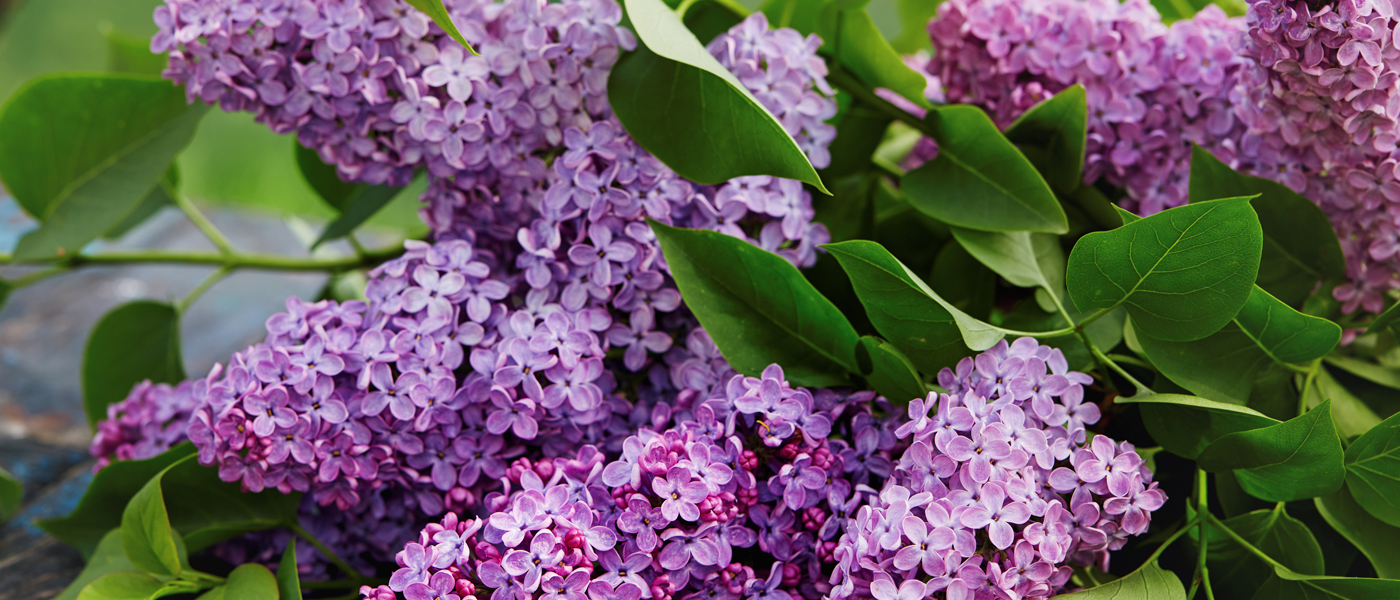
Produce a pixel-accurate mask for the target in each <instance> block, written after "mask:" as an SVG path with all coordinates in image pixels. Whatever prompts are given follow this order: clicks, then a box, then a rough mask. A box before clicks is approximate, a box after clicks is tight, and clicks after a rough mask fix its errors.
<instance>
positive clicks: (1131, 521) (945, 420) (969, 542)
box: [829, 338, 1166, 600]
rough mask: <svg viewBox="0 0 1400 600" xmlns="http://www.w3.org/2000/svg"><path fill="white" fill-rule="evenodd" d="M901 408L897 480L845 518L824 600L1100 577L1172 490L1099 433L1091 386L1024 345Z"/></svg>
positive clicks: (1027, 593)
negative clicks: (1082, 572) (1088, 398)
mask: <svg viewBox="0 0 1400 600" xmlns="http://www.w3.org/2000/svg"><path fill="white" fill-rule="evenodd" d="M938 381H939V385H941V386H942V387H944V388H945V389H947V390H948V393H947V394H938V393H930V394H929V396H928V398H926V399H916V400H914V401H913V402H911V403H910V404H909V419H908V420H907V421H905V422H903V423H902V424H900V425H899V427H898V428H897V429H896V430H895V436H896V437H898V438H900V439H901V440H904V439H905V438H908V442H907V444H908V445H907V446H903V452H902V454H901V455H900V456H899V457H898V459H897V460H896V461H895V463H894V469H893V476H892V477H890V478H889V479H888V480H886V481H885V482H884V484H883V488H882V489H881V490H880V491H879V493H878V494H870V495H869V496H868V498H867V502H866V503H865V504H864V505H863V506H860V507H859V509H858V510H857V511H856V512H855V515H854V518H853V519H848V520H846V522H845V527H844V528H843V534H842V535H841V538H840V541H839V544H838V545H837V547H836V548H835V549H834V550H833V551H832V554H833V555H834V556H835V557H836V558H837V560H838V565H837V567H836V569H835V572H834V573H833V575H832V577H831V583H832V585H833V586H834V587H833V589H832V593H831V594H830V595H829V597H830V598H849V597H866V596H871V597H874V598H876V599H877V600H904V599H909V598H915V599H917V598H925V597H928V596H929V595H931V594H933V593H936V592H942V593H943V594H944V597H946V598H948V599H949V600H971V599H973V598H992V597H996V598H1047V597H1050V596H1053V595H1055V594H1056V593H1058V592H1060V591H1063V590H1064V588H1065V585H1066V583H1067V582H1068V580H1069V577H1070V572H1071V569H1070V567H1069V565H1097V566H1098V567H1099V568H1100V569H1103V570H1107V569H1108V561H1109V553H1110V551H1112V550H1116V549H1118V548H1120V547H1122V546H1123V544H1124V543H1125V542H1126V541H1127V538H1128V537H1130V536H1134V535H1139V534H1142V533H1144V532H1146V531H1147V527H1148V523H1149V522H1150V520H1151V513H1152V511H1154V510H1156V509H1158V508H1160V507H1161V506H1162V504H1163V503H1164V502H1165V501H1166V495H1165V494H1163V493H1162V492H1161V490H1159V489H1157V484H1156V483H1153V482H1152V473H1151V471H1149V470H1148V469H1147V467H1146V466H1144V465H1143V461H1142V459H1141V457H1139V456H1138V455H1137V453H1136V452H1134V451H1133V447H1132V445H1131V444H1129V443H1127V442H1122V443H1117V444H1115V443H1114V442H1113V441H1112V440H1110V439H1109V438H1108V437H1105V436H1102V435H1098V436H1094V438H1093V440H1092V442H1090V443H1087V444H1086V437H1087V432H1086V431H1085V425H1090V424H1093V423H1095V422H1097V421H1098V419H1099V410H1098V407H1097V406H1095V405H1094V404H1092V403H1085V402H1084V401H1083V398H1084V389H1083V387H1082V386H1083V385H1084V384H1087V383H1089V382H1090V381H1091V380H1090V378H1089V377H1088V376H1087V375H1085V374H1083V373H1077V372H1073V371H1070V370H1069V369H1068V366H1067V364H1066V362H1065V358H1064V356H1063V355H1062V354H1060V352H1059V350H1056V349H1053V348H1050V347H1048V346H1040V345H1038V344H1037V343H1036V341H1035V340H1033V339H1031V338H1020V339H1018V340H1016V342H1015V343H1013V344H1010V345H1008V344H1006V342H1004V341H1003V342H1001V343H1000V344H998V345H997V346H995V347H993V348H992V349H990V350H988V351H987V352H985V353H983V354H980V355H978V356H977V357H976V358H975V359H974V358H965V359H963V360H962V362H960V363H959V364H958V366H957V368H956V369H944V370H943V371H942V372H941V373H939V376H938Z"/></svg>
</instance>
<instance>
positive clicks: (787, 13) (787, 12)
mask: <svg viewBox="0 0 1400 600" xmlns="http://www.w3.org/2000/svg"><path fill="white" fill-rule="evenodd" d="M794 12H797V0H787V2H786V3H784V4H783V17H782V18H781V19H778V29H782V28H784V27H787V26H788V24H789V23H792V13H794Z"/></svg>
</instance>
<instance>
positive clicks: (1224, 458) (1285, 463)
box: [1196, 402, 1346, 502]
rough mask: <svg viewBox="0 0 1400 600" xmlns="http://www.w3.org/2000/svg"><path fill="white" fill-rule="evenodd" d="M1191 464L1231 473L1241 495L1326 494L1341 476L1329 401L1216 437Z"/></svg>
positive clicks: (1290, 497) (1286, 497)
mask: <svg viewBox="0 0 1400 600" xmlns="http://www.w3.org/2000/svg"><path fill="white" fill-rule="evenodd" d="M1196 464H1197V465H1199V466H1200V467H1201V468H1202V469H1205V470H1207V471H1211V472H1216V471H1227V470H1232V469H1233V470H1234V471H1235V477H1237V478H1239V480H1240V487H1242V488H1244V491H1246V492H1249V494H1250V495H1251V496H1254V497H1255V498H1259V499H1262V500H1272V501H1275V502H1288V501H1292V500H1304V499H1307V498H1315V497H1317V496H1322V495H1326V494H1330V493H1332V492H1335V491H1337V488H1339V487H1341V485H1342V482H1343V480H1344V479H1345V477H1346V468H1345V467H1344V466H1343V464H1342V440H1341V438H1339V437H1337V428H1336V426H1335V425H1333V424H1332V411H1331V404H1330V402H1323V403H1322V404H1321V405H1319V406H1318V407H1317V408H1315V409H1313V410H1310V411H1308V412H1306V413H1304V414H1302V415H1300V416H1298V417H1297V418H1294V419H1290V420H1288V421H1285V422H1283V423H1279V424H1278V425H1271V426H1269V427H1264V428H1261V429H1254V430H1250V431H1241V432H1238V433H1230V434H1226V435H1224V436H1221V437H1220V438H1219V439H1217V440H1215V441H1214V442H1211V444H1210V445H1209V446H1207V447H1206V449H1205V450H1203V451H1201V454H1200V456H1197V457H1196Z"/></svg>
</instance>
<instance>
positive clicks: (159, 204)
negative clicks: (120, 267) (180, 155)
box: [102, 162, 180, 240]
mask: <svg viewBox="0 0 1400 600" xmlns="http://www.w3.org/2000/svg"><path fill="white" fill-rule="evenodd" d="M179 190H180V163H178V162H173V163H170V168H168V169H166V170H165V174H164V175H162V176H161V178H160V181H158V182H156V185H155V187H153V188H151V191H150V192H149V193H147V194H146V197H145V198H143V199H142V200H141V203H140V204H138V205H136V209H135V210H133V211H131V214H128V215H127V216H126V218H124V219H122V220H121V222H119V223H117V224H116V225H113V226H112V228H111V229H108V230H107V232H106V233H104V234H102V237H103V238H106V239H109V240H115V239H118V238H120V237H122V236H124V235H126V234H127V232H129V231H131V230H132V229H133V228H135V227H136V226H137V225H140V224H142V223H144V222H146V219H149V218H151V216H153V215H155V214H156V213H157V212H160V209H162V208H165V207H167V206H173V205H174V204H175V194H178V193H180V192H179Z"/></svg>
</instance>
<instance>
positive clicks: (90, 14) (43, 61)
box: [0, 0, 424, 231]
mask: <svg viewBox="0 0 1400 600" xmlns="http://www.w3.org/2000/svg"><path fill="white" fill-rule="evenodd" d="M157 5H159V1H158V0H17V2H15V3H14V4H13V5H12V6H10V7H9V8H8V9H6V11H5V12H4V13H3V14H0V98H4V99H7V100H8V99H9V97H10V95H12V94H13V93H14V92H15V91H16V90H17V89H18V88H19V87H20V86H22V85H24V83H25V82H27V81H29V80H30V79H33V78H34V77H37V76H39V75H43V74H45V73H53V72H57V71H107V70H109V69H110V68H111V65H112V62H113V57H112V56H111V54H112V48H111V46H110V45H109V42H108V40H107V36H106V35H103V32H104V30H110V31H114V32H118V33H119V34H124V35H125V36H136V37H149V36H150V35H152V34H153V33H155V24H154V23H153V22H152V20H151V14H152V12H153V11H154V9H155V7H156V6H157ZM109 28H110V29H109ZM291 145H292V141H291V137H290V136H282V135H277V134H274V133H272V132H271V131H269V130H268V129H267V127H265V126H263V125H262V124H260V123H256V122H254V121H253V115H251V114H249V113H226V112H223V111H222V110H217V109H216V110H212V111H210V112H209V114H208V115H207V116H206V117H205V118H204V121H203V122H202V123H201V124H200V126H199V130H198V132H197V133H196V134H195V138H194V141H193V142H191V143H190V146H189V148H187V149H186V150H185V151H184V153H183V154H181V155H180V158H179V166H180V172H181V179H182V181H181V189H182V190H183V191H184V193H185V194H187V195H189V196H190V197H192V198H195V199H198V200H201V201H205V202H211V203H216V204H223V205H236V206H239V207H246V208H250V209H255V210H261V211H264V212H271V213H274V214H288V213H290V214H296V215H299V216H302V217H308V218H312V219H316V220H329V219H330V218H332V217H334V216H335V214H336V213H335V212H334V211H333V210H332V209H331V208H330V207H328V206H326V205H325V203H323V202H322V201H321V200H320V199H319V198H318V197H317V196H316V193H315V192H314V191H312V189H311V187H310V186H308V185H307V184H306V182H305V181H303V180H302V178H301V174H300V173H299V172H298V171H297V166H296V162H295V161H294V160H292V148H291ZM417 209H418V202H417V198H416V197H414V196H412V195H409V194H401V195H400V196H399V197H398V198H395V200H394V202H393V203H391V204H390V205H389V206H388V207H386V208H385V209H384V210H382V211H380V212H379V213H378V214H377V215H375V217H374V218H373V219H371V220H370V224H371V225H377V226H380V227H392V228H394V229H401V230H402V229H411V230H415V231H421V230H423V229H424V228H423V225H422V224H421V222H420V221H419V219H418V215H417V212H416V211H417Z"/></svg>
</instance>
